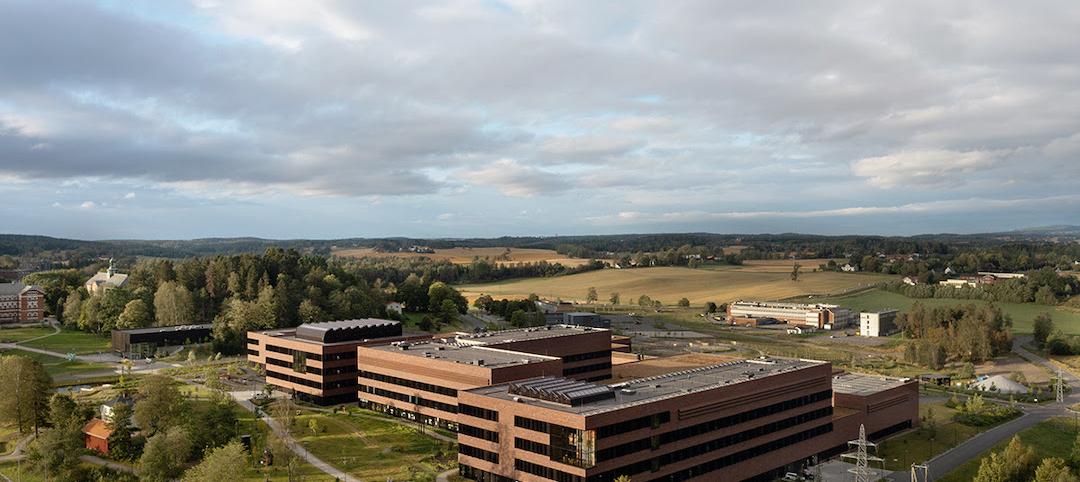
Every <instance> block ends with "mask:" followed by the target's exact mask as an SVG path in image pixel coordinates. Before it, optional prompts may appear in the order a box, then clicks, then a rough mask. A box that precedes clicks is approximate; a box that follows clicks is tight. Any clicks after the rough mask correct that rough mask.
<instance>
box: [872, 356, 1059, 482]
mask: <svg viewBox="0 0 1080 482" xmlns="http://www.w3.org/2000/svg"><path fill="white" fill-rule="evenodd" d="M1029 340H1030V337H1016V338H1015V339H1013V347H1012V349H1013V351H1014V352H1016V353H1017V354H1018V355H1020V356H1021V357H1022V358H1025V359H1027V360H1028V361H1030V362H1031V363H1034V364H1036V365H1042V366H1044V367H1046V368H1047V369H1049V370H1051V371H1053V372H1055V373H1057V370H1058V366H1057V365H1055V364H1054V362H1052V361H1050V360H1047V359H1045V358H1043V357H1040V356H1038V355H1036V354H1034V353H1031V352H1030V351H1028V350H1026V349H1024V347H1023V343H1026V342H1028V341H1029ZM1061 375H1062V378H1063V379H1064V380H1065V383H1067V384H1068V385H1069V386H1070V387H1072V388H1073V391H1072V392H1071V393H1068V394H1066V396H1065V403H1064V404H1058V403H1049V404H1044V405H1033V404H1018V405H1019V406H1021V408H1023V409H1024V411H1025V412H1026V413H1025V414H1024V415H1023V416H1021V417H1020V418H1017V419H1014V420H1011V421H1009V422H1006V423H1004V424H1001V425H998V426H997V427H994V428H992V429H990V430H987V431H985V432H982V433H980V434H978V435H976V436H974V437H972V438H970V439H968V440H966V441H964V443H961V444H960V445H957V446H956V447H953V448H952V449H950V450H948V451H946V452H944V453H942V454H940V455H938V456H937V457H934V458H933V459H930V461H929V462H928V465H929V466H930V476H931V477H932V478H938V477H942V476H944V475H945V474H948V473H949V472H952V471H953V470H956V469H957V468H958V467H960V466H961V465H963V464H964V463H965V462H967V461H969V460H973V459H976V458H978V457H979V455H981V454H982V453H983V452H985V451H986V450H989V449H990V448H991V447H993V446H995V445H997V444H998V443H1000V442H1001V441H1003V440H1007V439H1009V438H1011V437H1012V436H1013V435H1015V434H1017V433H1019V432H1021V431H1023V430H1025V429H1028V428H1031V427H1032V426H1034V425H1036V424H1038V423H1039V422H1042V421H1044V420H1047V419H1050V418H1053V417H1067V416H1070V415H1072V414H1073V412H1072V411H1070V410H1069V409H1068V407H1069V406H1070V405H1072V404H1075V403H1078V402H1080V390H1078V389H1077V388H1080V378H1077V377H1076V376H1075V375H1073V374H1072V373H1070V372H1068V371H1064V370H1063V371H1062V372H1061ZM1047 395H1048V396H1052V395H1050V394H1047ZM909 477H910V476H909V474H908V473H906V472H894V473H893V479H894V480H906V479H907V478H909Z"/></svg>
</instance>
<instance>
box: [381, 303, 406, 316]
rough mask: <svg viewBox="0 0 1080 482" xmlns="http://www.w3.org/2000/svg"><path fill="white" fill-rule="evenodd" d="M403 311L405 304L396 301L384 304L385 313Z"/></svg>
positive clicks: (400, 312)
mask: <svg viewBox="0 0 1080 482" xmlns="http://www.w3.org/2000/svg"><path fill="white" fill-rule="evenodd" d="M403 311H405V305H403V304H401V303H398V302H397V301H391V302H389V303H387V304H386V312H387V313H397V314H399V315H400V314H402V312H403Z"/></svg>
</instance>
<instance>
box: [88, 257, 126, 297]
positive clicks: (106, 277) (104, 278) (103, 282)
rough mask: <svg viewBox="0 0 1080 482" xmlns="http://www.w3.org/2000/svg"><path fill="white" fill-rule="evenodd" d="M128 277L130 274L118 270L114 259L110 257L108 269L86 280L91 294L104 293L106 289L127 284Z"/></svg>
mask: <svg viewBox="0 0 1080 482" xmlns="http://www.w3.org/2000/svg"><path fill="white" fill-rule="evenodd" d="M127 279H128V275H126V274H123V273H117V272H116V268H115V267H114V260H113V259H109V268H108V269H106V270H105V271H99V272H98V273H97V274H95V275H94V276H93V277H91V278H90V279H88V280H86V291H89V292H90V294H91V295H99V294H103V293H105V291H106V290H110V289H113V288H122V287H124V285H126V284H127Z"/></svg>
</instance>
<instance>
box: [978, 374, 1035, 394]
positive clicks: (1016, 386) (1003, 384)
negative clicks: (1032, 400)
mask: <svg viewBox="0 0 1080 482" xmlns="http://www.w3.org/2000/svg"><path fill="white" fill-rule="evenodd" d="M969 388H971V389H972V390H979V391H983V392H997V393H1011V394H1014V395H1022V394H1025V393H1027V392H1028V387H1026V386H1024V385H1022V384H1020V383H1018V382H1016V381H1015V380H1013V379H1011V378H1009V377H1006V376H1005V375H994V376H990V377H983V378H982V379H980V380H979V381H977V382H975V383H972V384H971V386H969Z"/></svg>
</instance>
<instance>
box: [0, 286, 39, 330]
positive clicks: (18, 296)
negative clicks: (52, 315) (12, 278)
mask: <svg viewBox="0 0 1080 482" xmlns="http://www.w3.org/2000/svg"><path fill="white" fill-rule="evenodd" d="M44 319H45V292H44V291H43V290H42V289H41V288H40V287H38V286H34V285H25V284H23V283H18V282H15V283H0V324H5V323H28V322H34V321H41V320H44Z"/></svg>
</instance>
